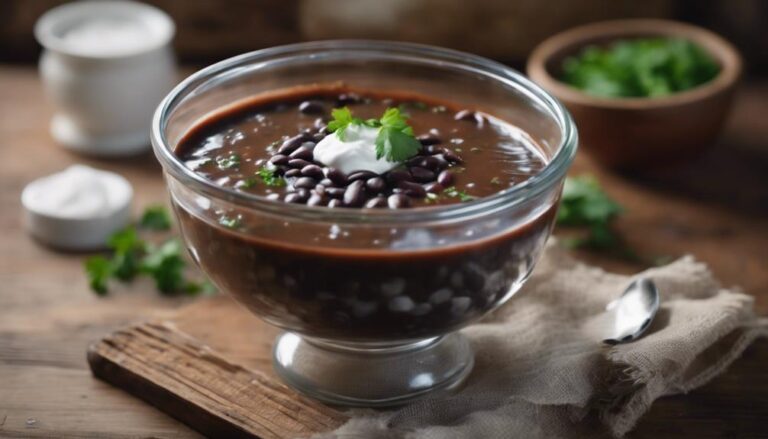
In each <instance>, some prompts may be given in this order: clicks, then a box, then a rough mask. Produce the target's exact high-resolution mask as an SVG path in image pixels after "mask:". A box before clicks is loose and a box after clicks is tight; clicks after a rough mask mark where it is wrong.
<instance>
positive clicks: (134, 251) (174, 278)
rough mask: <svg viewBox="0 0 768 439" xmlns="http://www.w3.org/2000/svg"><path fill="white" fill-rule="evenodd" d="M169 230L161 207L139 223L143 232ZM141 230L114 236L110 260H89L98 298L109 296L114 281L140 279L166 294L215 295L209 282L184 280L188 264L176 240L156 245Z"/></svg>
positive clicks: (91, 281)
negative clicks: (146, 280) (153, 282)
mask: <svg viewBox="0 0 768 439" xmlns="http://www.w3.org/2000/svg"><path fill="white" fill-rule="evenodd" d="M170 227H171V223H170V217H169V215H168V213H167V212H166V211H165V209H164V208H162V207H161V206H152V207H150V208H148V209H147V210H146V211H145V212H144V215H143V216H142V218H141V221H140V222H139V228H141V229H144V230H154V231H167V230H169V229H170ZM139 228H137V227H135V226H129V227H126V228H125V229H123V230H120V231H118V232H116V233H115V234H113V235H112V236H111V237H110V238H109V241H108V243H107V246H108V247H109V249H110V250H111V253H112V254H111V255H110V256H109V257H107V256H104V255H98V256H92V257H90V258H88V259H86V261H85V272H86V274H87V276H88V283H89V285H90V287H91V289H92V290H93V291H94V292H95V293H96V294H98V295H100V296H103V295H106V294H107V293H108V292H109V282H110V280H111V279H117V280H118V281H120V282H130V281H132V280H133V279H135V278H136V277H138V276H140V275H145V276H149V277H150V278H152V279H153V280H154V281H155V285H156V286H157V289H158V290H159V291H160V292H161V293H163V294H178V293H185V294H190V295H195V294H198V293H201V292H206V293H209V292H213V291H214V290H213V286H212V285H211V284H210V283H209V282H207V281H205V282H197V281H194V280H190V279H188V278H187V277H186V276H185V271H186V267H187V262H186V260H185V258H184V256H183V249H182V245H181V242H180V241H179V240H178V239H177V238H170V239H167V240H165V241H163V242H162V243H160V244H159V245H156V244H154V243H152V242H150V241H146V240H144V239H142V238H141V237H140V236H139Z"/></svg>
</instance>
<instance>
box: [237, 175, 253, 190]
mask: <svg viewBox="0 0 768 439" xmlns="http://www.w3.org/2000/svg"><path fill="white" fill-rule="evenodd" d="M256 183H257V181H256V178H254V177H248V178H244V179H242V180H239V181H238V182H237V183H235V187H236V188H238V189H250V188H252V187H254V186H256Z"/></svg>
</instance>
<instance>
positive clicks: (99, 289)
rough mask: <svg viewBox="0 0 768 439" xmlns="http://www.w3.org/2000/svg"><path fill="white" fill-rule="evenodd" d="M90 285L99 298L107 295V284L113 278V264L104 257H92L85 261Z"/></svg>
mask: <svg viewBox="0 0 768 439" xmlns="http://www.w3.org/2000/svg"><path fill="white" fill-rule="evenodd" d="M85 272H86V274H87V275H88V285H90V287H91V289H92V290H93V291H94V292H95V293H96V294H98V295H99V296H104V295H106V294H107V283H108V281H109V278H110V277H112V264H111V262H110V261H109V260H108V259H107V258H105V257H104V256H92V257H90V258H88V259H86V260H85Z"/></svg>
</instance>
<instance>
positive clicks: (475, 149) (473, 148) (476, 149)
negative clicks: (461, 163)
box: [469, 146, 480, 152]
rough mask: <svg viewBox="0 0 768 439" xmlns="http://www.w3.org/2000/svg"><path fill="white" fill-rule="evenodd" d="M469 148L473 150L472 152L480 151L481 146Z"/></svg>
mask: <svg viewBox="0 0 768 439" xmlns="http://www.w3.org/2000/svg"><path fill="white" fill-rule="evenodd" d="M469 150H470V151H472V152H479V151H480V148H478V147H476V146H473V147H472V148H469Z"/></svg>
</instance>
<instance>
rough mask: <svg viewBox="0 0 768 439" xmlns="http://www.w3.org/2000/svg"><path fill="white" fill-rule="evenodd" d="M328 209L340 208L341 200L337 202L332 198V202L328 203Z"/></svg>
mask: <svg viewBox="0 0 768 439" xmlns="http://www.w3.org/2000/svg"><path fill="white" fill-rule="evenodd" d="M328 207H331V208H333V207H341V200H337V199H335V198H334V199H333V200H331V201H329V202H328Z"/></svg>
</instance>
